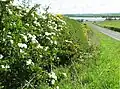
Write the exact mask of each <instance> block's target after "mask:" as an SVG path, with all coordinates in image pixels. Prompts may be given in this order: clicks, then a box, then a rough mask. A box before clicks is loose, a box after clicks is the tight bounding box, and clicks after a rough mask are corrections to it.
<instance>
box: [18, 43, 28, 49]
mask: <svg viewBox="0 0 120 89" xmlns="http://www.w3.org/2000/svg"><path fill="white" fill-rule="evenodd" d="M18 46H19V47H21V48H27V45H26V44H23V43H18Z"/></svg>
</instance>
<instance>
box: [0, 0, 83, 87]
mask: <svg viewBox="0 0 120 89" xmlns="http://www.w3.org/2000/svg"><path fill="white" fill-rule="evenodd" d="M37 7H39V5H35V6H34V7H32V8H24V7H21V6H14V5H13V4H12V3H11V0H7V1H0V13H1V14H0V84H1V89H2V88H3V89H33V88H35V89H37V88H39V87H42V85H43V86H44V85H46V84H47V85H48V86H51V87H55V86H57V84H56V82H57V75H56V74H55V72H54V71H53V70H54V69H55V68H57V67H59V66H67V65H70V64H71V63H72V61H75V60H76V61H77V59H80V58H81V56H82V50H81V47H80V45H79V43H77V42H75V41H73V39H72V38H71V35H70V33H69V30H66V29H65V28H66V22H65V21H64V20H63V18H62V16H60V15H57V16H56V15H52V14H50V13H48V12H46V13H40V14H38V13H37V11H36V8H37ZM57 87H58V86H57Z"/></svg>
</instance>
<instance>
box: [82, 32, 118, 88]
mask: <svg viewBox="0 0 120 89" xmlns="http://www.w3.org/2000/svg"><path fill="white" fill-rule="evenodd" d="M93 31H94V33H95V34H96V35H97V36H98V38H99V41H100V56H99V59H98V60H97V61H96V65H93V66H92V67H89V68H88V72H87V73H86V74H87V76H88V78H89V80H91V81H90V82H89V83H87V84H86V86H85V88H83V89H119V88H120V85H119V79H120V74H119V72H120V70H119V67H120V65H119V64H120V60H119V58H120V48H119V45H120V42H119V41H116V40H114V39H112V38H110V37H108V36H106V35H103V34H102V33H99V32H97V31H95V30H93Z"/></svg>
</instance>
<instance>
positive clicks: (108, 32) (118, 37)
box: [88, 23, 120, 41]
mask: <svg viewBox="0 0 120 89" xmlns="http://www.w3.org/2000/svg"><path fill="white" fill-rule="evenodd" d="M88 25H89V26H90V27H91V28H93V29H95V30H98V31H100V32H102V33H103V34H106V35H108V36H110V37H112V38H114V39H116V40H119V41H120V33H119V32H115V31H112V30H109V29H107V28H102V27H99V26H97V25H94V24H91V23H89V24H88Z"/></svg>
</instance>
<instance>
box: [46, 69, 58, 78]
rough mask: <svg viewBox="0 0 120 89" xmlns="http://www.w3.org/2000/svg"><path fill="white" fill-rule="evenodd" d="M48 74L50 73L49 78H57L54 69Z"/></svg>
mask: <svg viewBox="0 0 120 89" xmlns="http://www.w3.org/2000/svg"><path fill="white" fill-rule="evenodd" d="M48 75H49V78H53V79H55V80H57V76H56V74H55V73H54V72H53V71H52V72H51V73H48Z"/></svg>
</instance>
